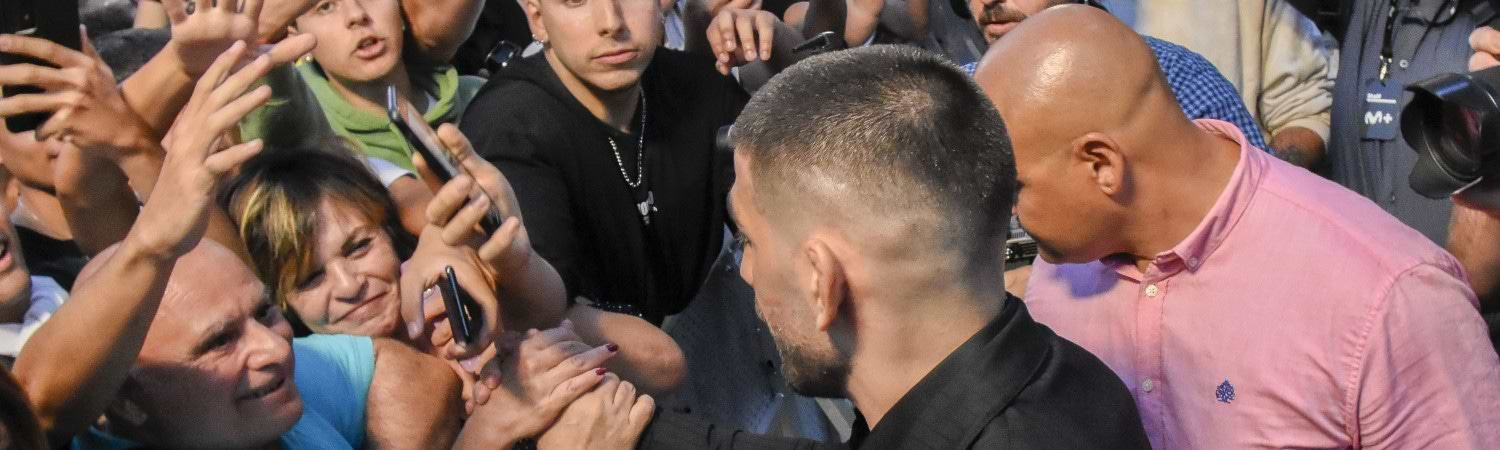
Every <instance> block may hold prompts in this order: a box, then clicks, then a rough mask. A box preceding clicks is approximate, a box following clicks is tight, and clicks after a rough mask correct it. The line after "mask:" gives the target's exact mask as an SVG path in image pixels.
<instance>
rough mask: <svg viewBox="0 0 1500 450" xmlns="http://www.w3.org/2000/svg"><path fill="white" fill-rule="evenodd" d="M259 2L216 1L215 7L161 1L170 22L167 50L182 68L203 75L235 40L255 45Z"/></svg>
mask: <svg viewBox="0 0 1500 450" xmlns="http://www.w3.org/2000/svg"><path fill="white" fill-rule="evenodd" d="M262 2H263V0H218V4H214V2H213V0H163V1H162V5H163V6H165V7H166V9H167V17H168V18H169V19H170V20H171V21H172V45H170V47H171V48H172V50H173V51H175V52H177V55H178V58H179V60H181V61H182V62H183V69H185V70H186V71H187V72H188V73H191V74H194V75H198V74H202V73H203V72H204V71H206V70H208V66H209V65H211V64H213V62H214V58H217V57H218V56H219V55H220V54H222V53H224V50H226V49H228V48H229V46H230V45H233V44H234V43H235V41H245V42H257V41H258V39H257V38H258V35H257V29H256V27H257V25H258V22H257V19H258V17H259V16H260V10H261V6H262V4H263V3H262ZM189 5H191V6H192V7H191V8H189ZM189 9H191V10H192V11H191V12H189ZM252 54H253V52H252Z"/></svg>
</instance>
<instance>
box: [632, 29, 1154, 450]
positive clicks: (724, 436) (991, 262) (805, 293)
mask: <svg viewBox="0 0 1500 450" xmlns="http://www.w3.org/2000/svg"><path fill="white" fill-rule="evenodd" d="M732 137H733V140H734V144H735V155H734V159H735V169H736V174H737V179H736V181H735V184H734V187H733V188H732V190H731V194H730V204H731V211H732V214H733V218H734V220H735V222H736V223H737V224H738V225H739V229H740V232H741V233H742V234H741V240H742V241H741V242H742V243H743V245H744V262H743V265H742V266H741V269H740V274H741V275H742V276H743V277H744V278H745V280H746V281H747V282H748V283H750V285H751V286H752V287H754V288H755V302H756V307H757V310H758V311H759V312H760V314H761V315H762V316H763V317H764V318H765V320H766V323H767V324H768V325H769V328H770V331H771V334H772V336H773V337H775V340H776V346H777V349H778V350H779V352H780V353H781V357H782V361H783V364H784V369H783V370H784V371H785V373H786V378H787V380H788V382H789V383H790V384H791V385H792V387H793V389H795V390H796V391H798V392H799V393H802V394H806V395H810V396H818V397H841V398H849V399H850V400H852V401H853V402H854V405H855V407H856V408H858V410H859V412H860V416H861V418H860V419H859V420H858V421H857V422H856V424H855V429H854V434H853V436H852V438H851V440H850V442H849V446H851V447H856V448H945V449H951V448H1004V447H1027V448H1145V447H1146V445H1147V444H1146V441H1145V436H1144V432H1143V430H1142V428H1141V424H1140V420H1139V417H1138V416H1137V415H1136V413H1135V411H1134V406H1133V404H1132V402H1131V401H1130V399H1129V395H1128V393H1127V391H1126V389H1125V387H1124V386H1123V385H1122V384H1121V383H1120V380H1119V379H1118V378H1116V377H1115V376H1114V375H1113V374H1112V373H1110V371H1109V369H1108V367H1106V366H1104V365H1103V364H1102V363H1100V362H1099V360H1098V359H1096V358H1094V357H1093V355H1090V354H1089V353H1088V352H1086V351H1083V350H1082V349H1080V348H1079V347H1078V346H1076V345H1073V344H1072V343H1070V342H1068V341H1066V340H1064V339H1061V338H1059V337H1057V336H1056V335H1054V334H1053V333H1052V332H1051V331H1050V330H1048V329H1047V327H1045V326H1042V325H1040V324H1038V323H1036V322H1034V321H1032V320H1031V317H1030V315H1029V314H1028V313H1027V312H1026V306H1025V305H1024V304H1022V303H1021V302H1020V301H1019V300H1018V299H1016V298H1014V297H1008V296H1007V295H1006V294H1005V293H1004V289H1003V286H1002V282H1001V279H1000V277H998V276H997V275H998V274H999V273H1000V271H1001V270H1002V269H1003V262H1002V261H1001V258H1000V256H999V254H998V251H999V249H1000V248H1001V245H1002V244H1003V243H1004V236H1005V235H1006V226H1007V220H1006V217H1007V215H1008V214H1009V212H1010V207H1011V199H1012V195H1013V194H1014V190H1015V180H1014V173H1015V167H1014V163H1013V159H1012V157H1011V151H1010V141H1009V139H1008V138H1007V137H1006V132H1005V126H1004V124H1003V123H1002V122H1001V120H1000V117H999V113H997V112H996V111H995V108H994V106H992V105H991V104H990V103H989V102H988V101H986V100H985V99H984V97H983V96H982V94H980V93H979V91H978V88H977V87H976V86H975V85H974V83H973V82H972V81H970V80H969V78H968V77H967V76H965V75H964V73H963V72H962V71H960V69H959V68H958V67H957V66H954V65H952V64H951V63H948V62H946V61H945V60H944V59H942V57H940V56H937V55H936V54H932V53H928V52H926V51H923V50H920V49H916V48H912V47H906V46H875V47H868V48H861V49H856V50H851V51H847V52H838V53H832V54H827V55H822V56H818V57H814V58H811V59H809V60H807V61H805V62H803V63H801V64H799V65H797V66H793V67H792V68H790V69H788V70H787V71H786V72H784V73H782V74H781V75H780V76H778V77H777V78H775V79H773V80H771V82H770V84H768V85H766V86H765V87H764V88H762V89H761V90H760V91H759V92H757V93H756V96H755V97H754V98H753V99H752V100H751V101H750V103H749V104H748V105H747V106H746V107H745V112H744V114H742V115H741V116H740V118H739V120H738V121H737V122H736V125H735V129H734V130H733V132H732ZM684 421H690V419H684V418H682V417H681V416H665V415H664V416H662V417H661V418H660V419H659V423H657V424H655V425H653V426H652V429H651V431H650V432H648V435H647V436H646V437H645V439H644V440H643V442H645V443H646V445H647V447H651V446H653V445H661V446H664V447H671V446H672V445H673V443H681V442H702V443H705V444H708V445H707V447H709V448H743V447H750V446H755V445H757V444H760V445H769V446H772V447H782V446H784V447H792V446H796V445H802V446H810V445H809V444H807V443H805V442H804V443H796V442H789V441H783V442H766V441H762V440H761V439H766V438H755V437H750V436H745V435H743V434H739V433H737V432H732V431H729V430H724V429H719V428H713V427H710V426H707V425H704V424H684V423H683V422H684ZM684 439H687V440H684ZM757 448H760V447H757ZM804 448H805V447H804Z"/></svg>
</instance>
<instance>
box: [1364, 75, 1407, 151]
mask: <svg viewBox="0 0 1500 450" xmlns="http://www.w3.org/2000/svg"><path fill="white" fill-rule="evenodd" d="M1364 92H1365V102H1364V105H1365V107H1364V110H1363V111H1362V112H1363V113H1364V114H1361V116H1362V117H1361V120H1364V122H1363V123H1364V133H1362V135H1363V136H1364V138H1365V139H1368V140H1376V141H1389V140H1391V139H1395V138H1396V130H1397V129H1398V127H1400V126H1401V120H1400V118H1401V108H1399V106H1400V100H1401V87H1400V86H1397V85H1395V84H1393V83H1389V82H1386V81H1380V80H1369V81H1366V82H1365V91H1364Z"/></svg>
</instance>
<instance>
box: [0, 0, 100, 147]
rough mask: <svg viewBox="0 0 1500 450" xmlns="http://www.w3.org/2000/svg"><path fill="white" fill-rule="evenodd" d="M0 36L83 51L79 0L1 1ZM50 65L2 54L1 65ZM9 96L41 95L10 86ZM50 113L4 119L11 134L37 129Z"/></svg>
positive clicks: (24, 87) (7, 92)
mask: <svg viewBox="0 0 1500 450" xmlns="http://www.w3.org/2000/svg"><path fill="white" fill-rule="evenodd" d="M0 33H5V34H15V35H20V36H30V37H36V38H41V39H46V40H49V41H52V42H56V43H57V44H59V45H62V46H64V47H67V48H71V49H73V50H79V49H82V48H83V42H82V40H81V39H80V38H79V34H78V33H79V28H78V0H0ZM9 64H37V65H47V66H50V65H51V64H49V63H45V62H42V61H38V60H35V59H32V58H26V57H21V56H16V55H11V54H7V53H0V65H9ZM4 91H5V92H4V95H5V96H6V97H13V96H16V95H22V94H37V93H41V92H42V90H41V89H37V88H34V87H30V86H7V87H5V88H4ZM49 117H51V114H44V113H38V114H21V115H16V116H11V117H8V118H6V119H5V127H6V128H7V129H9V130H10V131H11V132H12V133H20V132H23V131H31V130H35V129H36V128H37V127H39V126H41V125H42V124H43V123H45V122H46V121H47V119H48V118H49Z"/></svg>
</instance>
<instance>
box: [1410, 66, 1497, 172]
mask: <svg viewBox="0 0 1500 450" xmlns="http://www.w3.org/2000/svg"><path fill="white" fill-rule="evenodd" d="M1406 90H1408V91H1411V92H1412V93H1413V94H1414V97H1413V98H1412V101H1411V103H1410V104H1408V105H1406V109H1405V110H1404V111H1402V113H1401V132H1402V134H1403V135H1404V136H1405V138H1406V143H1407V144H1409V145H1411V148H1412V149H1413V150H1416V152H1417V164H1416V167H1413V168H1412V170H1411V175H1410V176H1409V177H1408V182H1410V183H1411V188H1412V189H1413V190H1415V191H1417V193H1419V194H1422V195H1423V196H1426V197H1428V198H1433V199H1441V198H1447V197H1448V196H1451V195H1453V194H1456V193H1459V192H1461V191H1463V190H1464V189H1466V188H1468V187H1469V186H1473V185H1475V184H1477V183H1478V182H1479V181H1481V180H1483V179H1484V178H1485V177H1486V176H1489V175H1491V174H1494V173H1495V172H1496V171H1497V170H1500V67H1492V68H1489V69H1484V70H1480V71H1477V72H1471V73H1446V74H1442V75H1438V76H1435V77H1432V78H1428V79H1426V80H1422V81H1420V82H1417V83H1416V84H1413V85H1411V86H1408V87H1407V88H1406Z"/></svg>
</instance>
